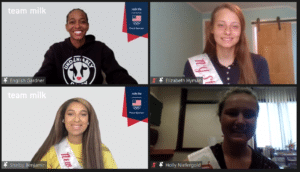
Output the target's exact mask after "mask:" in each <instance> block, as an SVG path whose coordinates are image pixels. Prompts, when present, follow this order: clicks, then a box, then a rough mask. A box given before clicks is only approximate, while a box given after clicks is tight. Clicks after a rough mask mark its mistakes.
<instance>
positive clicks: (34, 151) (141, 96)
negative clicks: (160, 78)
mask: <svg viewBox="0 0 300 172" xmlns="http://www.w3.org/2000/svg"><path fill="white" fill-rule="evenodd" d="M1 109H2V115H1V125H2V136H1V137H2V147H1V150H2V151H1V152H2V165H1V166H2V169H28V168H48V169H60V168H79V169H80V168H90V169H98V168H105V169H107V168H108V169H114V168H118V169H135V168H136V169H147V168H148V87H2V104H1Z"/></svg>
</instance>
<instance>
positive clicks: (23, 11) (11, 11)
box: [8, 7, 46, 14]
mask: <svg viewBox="0 0 300 172" xmlns="http://www.w3.org/2000/svg"><path fill="white" fill-rule="evenodd" d="M28 11H29V14H46V9H45V8H44V7H37V8H34V9H29V10H27V9H13V8H8V14H28Z"/></svg>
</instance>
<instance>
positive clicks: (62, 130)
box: [31, 98, 117, 169]
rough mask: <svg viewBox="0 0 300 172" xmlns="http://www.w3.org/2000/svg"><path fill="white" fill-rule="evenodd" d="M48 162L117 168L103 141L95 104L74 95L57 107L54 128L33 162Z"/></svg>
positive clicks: (59, 165)
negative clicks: (93, 105)
mask: <svg viewBox="0 0 300 172" xmlns="http://www.w3.org/2000/svg"><path fill="white" fill-rule="evenodd" d="M39 161H46V162H47V168H48V169H63V168H66V169H81V168H87V169H102V168H117V166H116V163H115V161H114V159H113V157H112V155H111V153H110V151H109V149H108V148H107V147H106V146H105V145H104V144H102V142H101V138H100V129H99V123H98V119H97V116H96V113H95V110H94V108H93V107H92V105H91V104H90V103H89V102H88V101H86V100H84V99H82V98H73V99H70V100H67V101H66V102H64V103H63V104H62V105H61V107H60V108H59V109H58V111H57V114H56V118H55V121H54V124H53V126H52V129H51V131H50V133H49V135H48V137H47V138H46V140H45V142H44V143H43V145H42V146H41V147H40V149H39V150H38V151H37V153H36V154H35V155H34V157H33V158H32V160H31V163H37V162H39Z"/></svg>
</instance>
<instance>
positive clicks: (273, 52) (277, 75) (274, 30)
mask: <svg viewBox="0 0 300 172" xmlns="http://www.w3.org/2000/svg"><path fill="white" fill-rule="evenodd" d="M280 25H281V30H279V28H278V24H277V23H274V24H273V23H272V24H261V25H260V31H258V33H257V48H258V54H260V55H261V56H263V57H265V58H266V59H267V61H268V65H269V71H270V79H271V84H295V79H294V62H293V47H292V33H291V32H292V30H291V23H280Z"/></svg>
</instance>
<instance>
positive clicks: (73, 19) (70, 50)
mask: <svg viewBox="0 0 300 172" xmlns="http://www.w3.org/2000/svg"><path fill="white" fill-rule="evenodd" d="M88 29H89V23H88V17H87V14H86V13H85V12H84V11H83V10H81V9H73V10H71V11H70V12H69V14H68V15H67V24H66V30H67V31H68V32H69V33H70V37H69V38H67V39H65V41H63V42H59V43H55V44H53V45H52V46H51V47H50V49H49V50H48V51H47V52H46V54H45V60H44V62H43V64H42V67H41V68H40V70H39V71H38V72H37V73H36V74H35V75H34V77H46V83H47V84H74V85H88V84H102V83H103V76H102V73H101V71H103V72H104V73H105V75H106V82H107V83H108V84H137V82H136V80H135V79H133V78H132V77H131V76H130V75H129V74H128V72H127V70H126V69H124V68H122V67H121V66H120V65H119V64H118V62H117V61H116V59H115V56H114V53H113V51H112V50H111V49H110V48H108V47H107V46H106V45H105V44H104V43H102V42H100V41H95V37H94V36H93V35H86V32H87V31H88Z"/></svg>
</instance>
